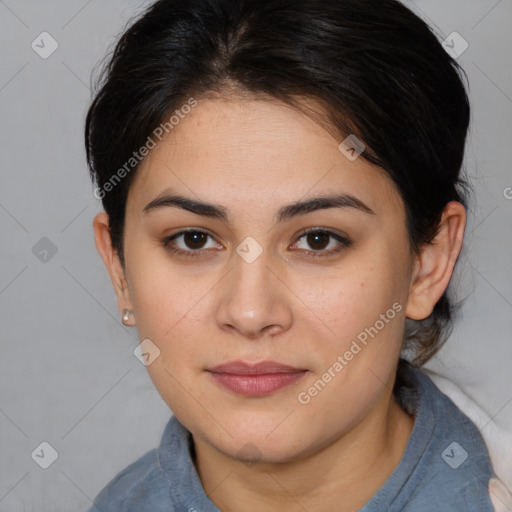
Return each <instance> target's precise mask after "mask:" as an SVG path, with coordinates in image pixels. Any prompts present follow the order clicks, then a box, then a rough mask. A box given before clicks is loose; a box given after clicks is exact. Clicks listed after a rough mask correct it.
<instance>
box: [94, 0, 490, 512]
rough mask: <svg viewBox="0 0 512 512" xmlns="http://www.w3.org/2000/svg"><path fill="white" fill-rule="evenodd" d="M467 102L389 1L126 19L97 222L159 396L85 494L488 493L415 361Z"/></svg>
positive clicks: (454, 250)
mask: <svg viewBox="0 0 512 512" xmlns="http://www.w3.org/2000/svg"><path fill="white" fill-rule="evenodd" d="M468 123H469V105H468V99H467V95H466V92H465V88H464V85H463V83H462V81H461V78H460V74H459V68H458V66H457V64H456V62H455V61H454V60H453V59H452V58H451V57H450V56H449V55H448V54H447V53H446V52H445V51H444V49H443V48H442V46H441V44H440V43H439V42H438V40H437V39H436V37H435V36H434V35H433V33H432V32H431V31H430V29H429V28H428V26H427V25H426V24H425V23H424V22H423V21H421V20H420V19H419V18H418V17H417V16H415V15H414V14H413V13H412V12H411V11H409V10H408V9H407V8H405V7H404V6H403V5H401V4H400V3H398V2H397V1H395V0H337V1H332V2H326V1H324V0H322V1H319V0H293V1H291V0H272V1H262V0H160V1H157V2H156V3H154V4H153V5H151V6H150V7H149V8H148V9H147V11H146V12H145V13H144V14H143V15H142V16H141V17H140V19H139V20H138V21H137V22H135V23H134V24H133V25H132V26H131V27H130V28H128V29H127V31H126V32H125V33H124V34H123V36H122V38H121V39H120V41H119V43H118V44H117V46H116V49H115V52H114V53H113V55H112V57H111V59H110V61H109V63H108V65H107V66H106V68H105V74H104V77H103V80H102V83H101V84H100V89H99V91H98V93H97V95H96V97H95V99H94V102H93V103H92V105H91V107H90V110H89V112H88V116H87V122H86V147H87V155H88V162H89V165H90V169H91V174H92V177H93V179H94V181H95V183H96V190H95V195H96V197H98V198H99V199H101V200H102V203H103V207H104V209H105V212H102V213H100V214H98V215H97V216H96V218H95V219H94V230H95V237H96V245H97V248H98V250H99V252H100V254H101V256H102V258H103V261H104V262H105V265H106V267H107V269H108V271H109V274H110V277H111V279H112V282H113V285H114V288H115V291H116V294H117V300H118V306H119V310H120V314H121V315H122V318H123V322H124V323H125V324H126V325H131V326H136V328H137V331H138V335H139V339H140V340H141V344H140V347H139V348H138V349H137V351H136V353H137V355H138V356H139V358H140V359H141V361H143V362H144V364H145V365H146V366H147V369H148V371H149V374H150V376H151V379H152V381H153V382H154V384H155V387H156V389H157V390H158V392H159V393H160V395H161V396H162V398H163V399H164V401H165V402H166V403H167V404H168V406H169V408H170V409H171V410H172V412H173V414H174V416H173V417H172V418H171V420H170V421H169V423H168V424H167V426H166V429H165V432H164V434H163V437H162V441H161V444H160V446H159V448H158V449H154V450H152V451H150V452H148V453H147V454H146V455H144V456H143V457H141V458H140V459H139V460H137V461H135V462H134V463H133V464H131V465H130V466H129V467H127V468H126V469H124V470H123V471H121V472H120V473H119V474H118V475H117V476H116V477H115V478H114V479H113V480H112V481H111V482H110V483H109V484H108V485H107V486H106V487H105V489H104V490H103V491H102V492H101V493H100V494H99V495H98V497H97V499H96V500H95V506H96V508H95V507H92V508H91V510H95V509H96V510H101V511H102V512H107V511H110V510H112V511H114V510H115V511H121V510H122V511H132V510H133V511H140V510H151V511H157V510H166V511H168V510H176V511H186V510H188V511H189V512H192V511H199V512H204V511H218V510H223V511H228V510H234V511H237V512H238V511H256V510H258V511H260V510H265V511H274V510H283V508H284V509H285V510H309V511H313V510H323V511H337V512H340V511H341V512H344V511H354V510H359V511H362V512H370V511H383V510H411V511H412V510H413V511H420V510H425V511H427V510H428V511H432V510H443V511H457V512H459V511H461V510H468V511H475V512H476V511H478V512H484V511H491V510H494V508H493V505H492V502H491V495H490V492H489V484H490V482H493V481H494V480H493V476H494V472H493V469H492V465H491V462H490V459H489V455H488V451H487V449H486V446H485V443H484V441H483V439H482V437H481V435H480V433H479V431H478V430H477V428H476V426H475V425H474V424H473V422H472V421H471V420H470V419H469V418H468V417H466V416H465V415H464V414H463V413H462V412H460V411H459V409H457V407H456V406H455V405H454V404H453V402H452V401H451V400H450V399H449V398H448V397H447V396H445V395H443V394H442V393H441V392H440V391H439V390H438V389H437V387H436V386H435V385H434V384H433V383H432V381H431V380H430V378H429V377H428V376H427V375H426V374H425V373H424V372H422V371H421V370H420V369H419V367H421V366H422V365H423V364H424V363H425V362H426V361H427V360H428V359H429V358H431V357H432V356H433V355H434V354H435V352H436V351H437V350H439V348H440V347H441V345H442V343H443V342H444V341H445V339H446V337H447V336H448V334H449V328H450V321H451V312H452V309H453V307H452V305H451V304H450V301H449V298H448V295H447V288H448V285H449V283H450V278H451V276H452V273H453V269H454V266H455V264H456V261H457V258H458V255H459V253H460V250H461V247H462V241H463V237H464V228H465V222H466V211H465V206H464V205H465V204H466V201H465V196H464V182H463V180H462V178H461V165H462V160H463V155H464V146H465V141H466V133H467V128H468ZM405 357H407V358H408V359H409V362H408V361H406V359H405Z"/></svg>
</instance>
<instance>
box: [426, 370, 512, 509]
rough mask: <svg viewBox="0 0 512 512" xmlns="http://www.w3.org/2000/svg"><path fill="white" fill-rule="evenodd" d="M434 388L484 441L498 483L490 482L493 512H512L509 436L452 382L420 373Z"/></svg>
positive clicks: (510, 443) (430, 371)
mask: <svg viewBox="0 0 512 512" xmlns="http://www.w3.org/2000/svg"><path fill="white" fill-rule="evenodd" d="M422 370H423V371H424V372H425V373H427V374H428V375H429V376H430V378H431V379H432V380H433V381H434V384H435V385H436V386H437V387H438V388H439V389H440V390H441V391H442V392H443V393H444V394H445V395H448V396H449V397H450V398H451V400H452V401H453V403H454V404H455V405H456V406H457V407H458V408H459V409H460V410H461V411H462V412H463V413H464V414H465V415H466V416H467V417H468V418H470V419H471V421H473V423H474V424H475V425H476V426H477V427H478V429H479V430H480V433H481V434H482V437H483V438H484V441H485V444H486V445H487V449H488V450H489V456H490V458H491V462H492V465H493V468H494V472H495V473H496V476H497V477H498V478H497V479H492V480H491V481H490V482H489V492H490V495H491V499H492V502H493V504H494V507H495V511H496V512H509V511H510V512H512V432H508V431H506V430H504V429H502V428H501V427H500V426H498V425H497V424H496V422H495V421H494V420H493V419H492V418H491V417H490V416H489V415H488V414H487V413H486V412H485V411H484V410H483V409H482V408H481V407H480V406H479V405H477V404H476V403H475V402H474V401H473V400H472V399H471V398H469V396H467V395H466V394H465V393H464V392H463V391H462V390H461V389H460V388H459V386H457V385H456V384H455V383H454V382H452V381H451V380H449V379H448V378H446V377H444V376H442V375H439V374H437V373H435V372H433V371H432V370H428V369H425V368H423V369H422Z"/></svg>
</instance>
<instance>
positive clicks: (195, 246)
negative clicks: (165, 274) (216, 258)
mask: <svg viewBox="0 0 512 512" xmlns="http://www.w3.org/2000/svg"><path fill="white" fill-rule="evenodd" d="M208 239H211V240H213V237H212V236H211V235H210V234H208V233H206V232H205V231H199V230H197V229H196V230H189V231H181V232H179V233H176V234H175V235H172V236H169V237H167V238H165V239H164V240H162V245H163V246H164V247H165V249H166V250H168V251H170V252H171V253H174V254H179V255H184V256H200V255H201V254H204V253H205V252H210V251H209V250H208V251H207V249H222V246H219V245H218V244H216V243H212V242H210V246H209V247H208V242H209V240H208Z"/></svg>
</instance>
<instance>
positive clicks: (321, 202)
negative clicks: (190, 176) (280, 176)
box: [143, 194, 375, 223]
mask: <svg viewBox="0 0 512 512" xmlns="http://www.w3.org/2000/svg"><path fill="white" fill-rule="evenodd" d="M161 208H181V209H182V210H187V211H189V212H192V213H195V214H197V215H202V216H204V217H210V218H214V219H219V220H221V221H223V222H229V214H228V210H227V209H226V208H225V207H224V206H220V205H216V204H212V203H205V202H202V201H197V200H195V199H191V198H189V197H185V196H182V195H180V194H170V195H167V194H165V195H162V196H159V197H157V198H156V199H154V200H153V201H151V202H150V203H148V204H147V205H146V206H145V207H144V209H143V212H144V214H147V213H149V212H151V211H155V210H159V209H161ZM330 208H354V209H356V210H360V211H363V212H365V213H369V214H371V215H375V212H374V211H373V210H372V209H371V208H370V207H369V206H367V205H366V204H365V203H363V202H362V201H361V200H360V199H358V198H357V197H355V196H353V195H350V194H332V195H328V196H321V197H313V198H311V199H307V200H304V201H296V202H294V203H291V204H289V205H286V206H283V207H282V208H281V209H280V210H279V212H278V213H277V216H276V221H277V222H278V223H281V222H285V221H287V220H289V219H291V218H293V217H298V216H300V215H306V214H308V213H311V212H314V211H318V210H327V209H330Z"/></svg>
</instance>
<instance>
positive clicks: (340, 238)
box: [162, 226, 352, 257]
mask: <svg viewBox="0 0 512 512" xmlns="http://www.w3.org/2000/svg"><path fill="white" fill-rule="evenodd" d="M187 233H201V234H204V235H206V236H208V237H210V238H212V239H213V240H215V237H214V236H213V235H212V234H211V233H209V232H208V231H206V230H204V229H201V228H188V229H182V230H181V231H178V232H177V233H175V234H173V235H170V236H167V237H165V238H164V239H163V240H162V244H163V246H164V248H165V249H166V250H168V251H169V252H171V253H174V254H180V255H184V256H190V257H195V256H201V255H203V254H205V253H206V254H208V253H210V252H211V249H196V250H193V249H191V250H183V249H179V248H176V247H173V246H172V245H171V244H170V242H172V241H173V240H175V239H176V238H179V237H180V236H182V235H185V234H187ZM310 233H323V234H325V235H327V236H329V237H330V238H334V239H335V240H336V241H337V242H338V244H340V246H341V248H340V247H338V248H336V249H331V250H329V251H325V250H316V251H315V250H313V249H312V250H306V249H299V250H298V251H301V252H305V253H307V254H309V255H311V256H313V257H327V256H330V255H332V254H337V253H339V252H341V251H342V250H343V249H345V248H347V247H350V246H351V245H352V241H351V240H350V239H349V238H348V236H347V235H345V234H342V233H340V232H337V231H335V230H333V229H331V228H322V227H318V226H315V227H311V228H307V229H305V230H304V231H302V232H301V233H300V234H299V235H296V241H295V242H294V243H293V244H292V245H295V244H296V243H297V242H298V241H299V240H301V239H302V238H303V237H305V236H307V235H308V234H310ZM215 241H216V240H215ZM217 243H218V242H217ZM219 245H222V244H219Z"/></svg>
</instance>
